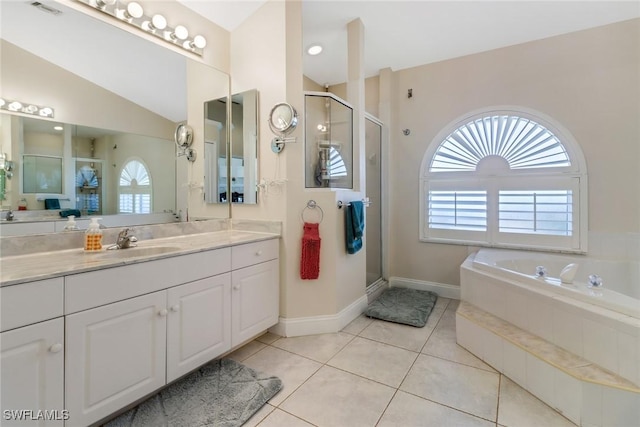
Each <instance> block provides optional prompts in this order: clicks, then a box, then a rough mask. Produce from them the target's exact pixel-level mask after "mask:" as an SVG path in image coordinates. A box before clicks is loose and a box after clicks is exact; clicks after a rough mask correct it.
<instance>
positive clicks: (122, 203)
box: [118, 160, 152, 213]
mask: <svg viewBox="0 0 640 427" xmlns="http://www.w3.org/2000/svg"><path fill="white" fill-rule="evenodd" d="M119 182H120V185H119V186H118V212H119V213H151V190H152V188H151V177H150V176H149V172H148V170H147V168H146V166H145V165H144V164H143V163H142V162H140V161H138V160H130V161H129V162H127V163H126V164H125V166H124V167H123V168H122V172H120V181H119Z"/></svg>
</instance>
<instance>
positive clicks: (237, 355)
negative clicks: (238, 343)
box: [225, 340, 267, 362]
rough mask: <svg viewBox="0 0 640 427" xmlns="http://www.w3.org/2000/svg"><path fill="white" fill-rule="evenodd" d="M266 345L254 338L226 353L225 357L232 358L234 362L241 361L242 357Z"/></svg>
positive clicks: (244, 357)
mask: <svg viewBox="0 0 640 427" xmlns="http://www.w3.org/2000/svg"><path fill="white" fill-rule="evenodd" d="M266 346H267V345H266V344H264V343H261V342H260V341H257V340H254V341H251V342H250V343H248V344H245V345H244V346H242V347H240V348H239V349H237V350H236V351H234V352H233V353H230V354H227V355H226V356H225V357H226V358H228V359H233V360H235V361H236V362H242V361H243V360H244V359H246V358H247V357H249V356H251V355H253V354H255V353H257V352H259V351H260V350H262V349H263V348H265V347H266Z"/></svg>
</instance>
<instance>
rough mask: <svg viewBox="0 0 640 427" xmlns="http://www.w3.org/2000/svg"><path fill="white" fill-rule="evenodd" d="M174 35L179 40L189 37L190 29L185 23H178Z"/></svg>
mask: <svg viewBox="0 0 640 427" xmlns="http://www.w3.org/2000/svg"><path fill="white" fill-rule="evenodd" d="M173 35H174V36H175V37H176V38H177V39H179V40H185V39H186V38H187V37H189V30H187V28H186V27H185V26H183V25H178V26H177V27H176V29H175V30H173Z"/></svg>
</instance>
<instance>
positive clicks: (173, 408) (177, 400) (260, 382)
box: [103, 359, 282, 427]
mask: <svg viewBox="0 0 640 427" xmlns="http://www.w3.org/2000/svg"><path fill="white" fill-rule="evenodd" d="M281 389H282V381H281V380H280V379H279V378H278V377H274V376H268V375H265V374H263V373H260V372H257V371H254V370H253V369H251V368H249V367H247V366H244V365H242V364H241V363H238V362H236V361H234V360H231V359H218V360H214V361H213V362H210V363H208V364H206V365H204V366H202V367H201V368H199V369H197V370H196V371H194V372H192V373H190V374H188V375H187V376H186V377H184V378H182V379H179V380H178V381H176V382H175V383H173V384H171V385H170V386H169V387H167V388H165V389H163V390H161V391H160V392H159V393H157V394H155V395H153V396H151V397H150V398H149V399H147V400H145V401H144V402H142V403H140V404H139V405H138V406H136V407H135V408H133V409H130V410H129V411H127V412H125V413H123V414H122V415H120V416H118V417H117V418H115V419H113V420H111V421H109V422H107V423H106V424H104V426H103V427H157V426H176V427H177V426H183V427H195V426H216V427H234V426H241V425H242V424H243V423H244V422H245V421H247V420H248V419H249V418H251V416H252V415H253V414H255V413H256V412H257V411H258V410H259V409H260V408H261V407H262V406H263V405H264V404H265V403H267V401H269V399H271V398H272V397H273V396H274V395H275V394H276V393H278V392H279V391H280V390H281Z"/></svg>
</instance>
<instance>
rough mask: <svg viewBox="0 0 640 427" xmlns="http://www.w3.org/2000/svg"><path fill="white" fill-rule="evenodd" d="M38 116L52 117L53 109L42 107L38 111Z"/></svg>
mask: <svg viewBox="0 0 640 427" xmlns="http://www.w3.org/2000/svg"><path fill="white" fill-rule="evenodd" d="M40 115H41V116H42V117H53V108H49V107H44V108H42V109H40Z"/></svg>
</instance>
